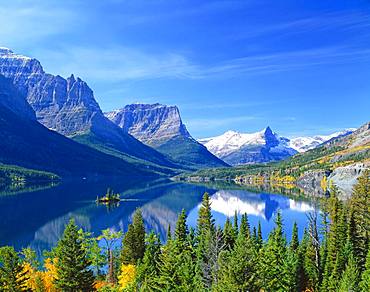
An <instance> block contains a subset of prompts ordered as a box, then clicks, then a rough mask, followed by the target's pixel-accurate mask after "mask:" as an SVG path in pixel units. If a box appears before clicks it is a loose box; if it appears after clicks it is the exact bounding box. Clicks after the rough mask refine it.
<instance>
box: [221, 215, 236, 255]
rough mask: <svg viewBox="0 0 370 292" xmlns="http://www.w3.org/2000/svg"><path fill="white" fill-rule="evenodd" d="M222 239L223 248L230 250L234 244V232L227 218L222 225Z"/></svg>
mask: <svg viewBox="0 0 370 292" xmlns="http://www.w3.org/2000/svg"><path fill="white" fill-rule="evenodd" d="M223 239H224V243H225V248H226V249H227V250H229V251H230V250H232V249H233V247H234V243H235V231H234V229H233V226H232V225H231V222H230V219H229V218H227V219H226V222H225V225H224V230H223Z"/></svg>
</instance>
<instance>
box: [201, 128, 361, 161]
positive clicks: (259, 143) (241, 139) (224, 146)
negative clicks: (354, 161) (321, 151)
mask: <svg viewBox="0 0 370 292" xmlns="http://www.w3.org/2000/svg"><path fill="white" fill-rule="evenodd" d="M353 130H355V129H348V130H344V131H341V132H336V133H333V134H331V135H327V136H319V135H317V136H312V137H297V138H292V139H289V138H285V137H281V136H279V135H278V134H276V133H274V132H273V131H272V130H271V128H270V127H267V128H265V129H263V130H262V131H259V132H256V133H239V132H236V131H227V132H225V133H224V134H222V135H220V136H216V137H212V138H204V139H199V140H198V141H199V142H200V143H202V144H203V145H204V146H206V147H207V149H208V150H209V151H210V152H212V153H213V154H215V155H216V156H217V157H219V158H220V159H222V160H224V161H225V162H227V163H229V164H231V165H240V164H253V163H264V162H270V161H279V160H283V159H286V158H288V157H290V156H292V155H294V154H297V153H298V152H305V151H307V150H310V149H313V148H315V147H317V146H319V145H321V144H323V143H325V142H327V141H329V140H331V139H333V138H337V137H340V136H345V135H348V134H350V133H352V132H353Z"/></svg>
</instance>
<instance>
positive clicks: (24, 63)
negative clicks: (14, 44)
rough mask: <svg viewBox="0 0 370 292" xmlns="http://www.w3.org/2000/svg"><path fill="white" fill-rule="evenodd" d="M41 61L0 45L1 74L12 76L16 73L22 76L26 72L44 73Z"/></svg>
mask: <svg viewBox="0 0 370 292" xmlns="http://www.w3.org/2000/svg"><path fill="white" fill-rule="evenodd" d="M44 73H45V72H44V69H43V68H42V66H41V64H40V62H39V61H38V60H36V59H34V58H30V57H27V56H23V55H18V54H16V53H14V52H13V51H12V50H11V49H8V48H5V47H0V74H3V75H4V76H5V77H10V76H12V75H14V74H17V75H18V78H20V79H21V78H22V77H23V75H24V74H44Z"/></svg>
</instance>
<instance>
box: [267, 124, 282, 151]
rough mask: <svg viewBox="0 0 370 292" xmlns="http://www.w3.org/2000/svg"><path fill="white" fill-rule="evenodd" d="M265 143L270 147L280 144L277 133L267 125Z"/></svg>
mask: <svg viewBox="0 0 370 292" xmlns="http://www.w3.org/2000/svg"><path fill="white" fill-rule="evenodd" d="M264 138H265V144H266V146H268V147H275V146H277V145H279V139H278V137H277V135H276V134H275V133H274V132H272V130H271V128H270V127H269V126H267V128H266V129H265V132H264Z"/></svg>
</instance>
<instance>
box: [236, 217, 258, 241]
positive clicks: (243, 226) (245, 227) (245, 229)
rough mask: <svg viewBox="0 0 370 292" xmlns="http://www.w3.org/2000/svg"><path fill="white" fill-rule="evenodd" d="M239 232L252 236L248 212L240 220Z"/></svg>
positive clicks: (248, 236)
mask: <svg viewBox="0 0 370 292" xmlns="http://www.w3.org/2000/svg"><path fill="white" fill-rule="evenodd" d="M254 230H255V228H254ZM239 232H240V233H241V234H242V235H244V236H245V237H246V238H250V237H251V232H250V226H249V222H248V215H247V214H243V215H242V218H241V220H240V231H239Z"/></svg>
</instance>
